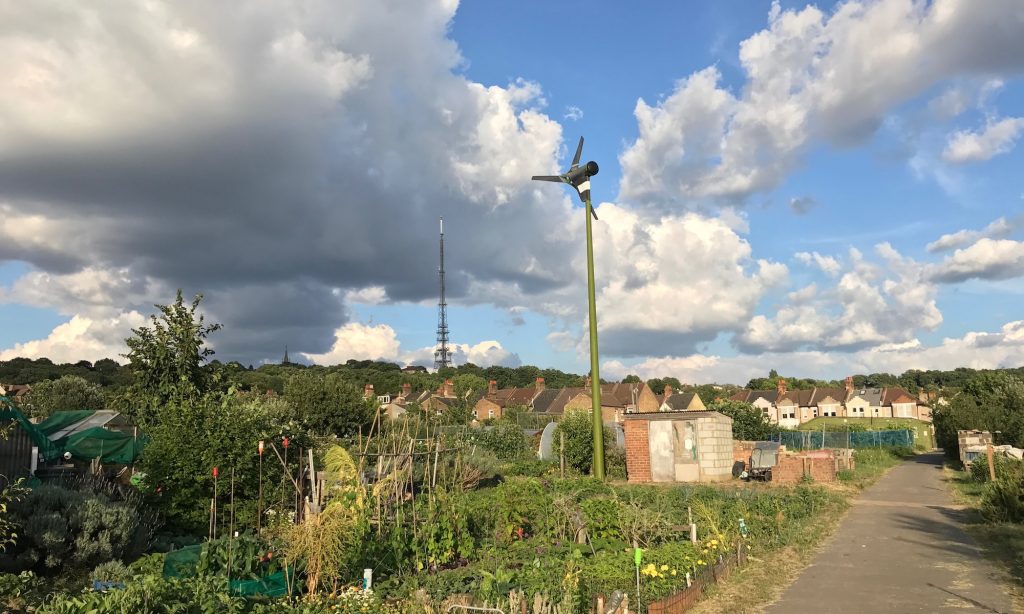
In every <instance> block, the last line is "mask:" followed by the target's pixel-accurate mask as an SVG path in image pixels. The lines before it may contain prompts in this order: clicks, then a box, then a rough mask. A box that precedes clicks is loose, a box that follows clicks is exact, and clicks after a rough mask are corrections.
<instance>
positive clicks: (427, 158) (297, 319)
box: [0, 2, 576, 362]
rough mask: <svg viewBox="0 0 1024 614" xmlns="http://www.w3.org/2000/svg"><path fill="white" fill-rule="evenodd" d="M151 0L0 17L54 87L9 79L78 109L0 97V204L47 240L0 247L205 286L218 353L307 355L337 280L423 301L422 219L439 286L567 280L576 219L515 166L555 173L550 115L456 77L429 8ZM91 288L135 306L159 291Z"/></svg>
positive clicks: (26, 58) (6, 35)
mask: <svg viewBox="0 0 1024 614" xmlns="http://www.w3.org/2000/svg"><path fill="white" fill-rule="evenodd" d="M159 8H160V11H157V12H158V13H160V12H161V11H162V12H163V13H162V14H164V15H165V17H166V19H158V20H154V18H153V16H152V14H151V12H145V11H141V10H139V9H137V8H136V9H129V10H124V11H121V10H115V9H114V7H112V6H111V7H105V8H104V7H98V8H97V10H96V11H95V13H94V15H95V18H96V19H98V20H99V21H100V23H99V25H98V26H95V27H93V26H90V25H88V24H87V22H78V21H77V18H78V16H79V15H78V13H79V11H80V10H82V9H80V8H79V7H64V8H60V7H56V6H46V5H41V6H36V5H20V6H11V7H8V8H6V9H3V10H0V21H2V22H6V23H7V24H9V25H8V27H4V26H0V51H6V52H7V54H6V57H7V58H8V61H9V62H10V61H12V60H13V62H14V64H15V65H17V66H19V67H21V68H33V67H37V66H39V65H40V58H39V55H38V50H39V49H40V48H46V49H47V50H48V52H49V53H52V54H53V55H52V57H51V60H52V62H53V63H54V66H55V67H54V68H53V72H52V75H51V76H52V80H53V84H52V87H50V88H49V89H45V90H44V91H33V92H26V93H25V96H26V97H29V96H36V97H38V99H39V100H45V101H49V100H50V99H51V98H52V99H53V100H58V102H53V105H56V108H64V107H61V106H60V105H61V103H60V102H59V99H60V97H74V98H76V99H77V100H78V101H79V103H80V104H81V108H79V109H77V110H76V111H77V112H78V113H79V114H80V115H81V117H82V118H84V119H82V122H80V123H75V122H73V121H71V120H66V121H65V123H64V124H62V120H61V119H60V118H61V115H59V114H53V116H52V118H46V117H42V114H44V113H47V112H48V111H51V110H52V109H49V108H46V106H45V105H40V106H39V108H38V113H39V114H40V116H39V117H34V116H32V112H33V109H32V108H29V107H27V106H25V105H26V104H28V103H25V102H24V101H23V100H21V101H19V100H10V99H9V100H8V102H7V103H2V102H0V113H2V112H3V111H4V110H10V107H16V108H14V111H17V113H14V112H12V113H11V114H10V115H9V116H14V117H21V118H23V119H24V122H23V123H22V124H20V125H19V124H16V123H11V124H8V126H6V127H3V126H0V143H3V144H0V203H5V206H6V207H7V208H6V209H5V211H4V212H5V214H10V216H11V218H12V219H18V220H23V223H24V224H25V225H26V228H27V225H28V223H29V221H30V220H33V219H34V220H36V222H38V221H39V220H42V223H37V224H35V225H34V226H32V232H36V233H43V234H44V235H45V236H41V237H40V236H29V235H28V233H25V234H19V233H18V232H13V233H11V234H10V236H4V237H3V239H4V240H2V241H0V259H17V260H23V261H26V262H29V263H31V264H32V265H33V266H35V267H37V268H39V269H42V270H45V271H52V272H55V273H64V274H68V273H75V272H77V271H82V270H84V269H87V268H93V269H100V270H103V269H123V270H127V271H129V274H130V275H132V276H135V277H137V278H140V279H152V280H155V284H154V285H155V286H158V287H159V288H160V289H161V290H162V291H163V292H173V288H177V287H181V288H184V289H185V290H186V292H203V293H204V294H205V295H206V297H207V299H208V300H207V303H206V304H207V308H208V310H209V312H210V315H211V317H212V318H216V319H217V320H219V321H221V322H223V323H224V324H225V327H226V330H225V332H223V333H221V334H219V335H218V341H217V343H218V346H217V347H218V353H219V354H220V355H221V356H222V358H224V359H233V358H238V359H240V360H243V361H248V362H255V361H258V360H260V359H263V358H267V357H274V358H276V357H277V356H278V355H279V354H280V353H281V348H282V347H283V345H284V344H285V343H287V344H288V345H289V347H290V348H291V349H292V351H293V352H296V353H298V352H308V353H318V352H323V351H325V350H326V349H327V348H329V347H330V345H331V341H332V333H333V331H334V329H335V328H337V327H338V326H340V325H341V324H343V323H344V322H345V321H346V320H347V309H346V307H345V305H344V304H343V302H342V300H341V299H340V298H339V297H340V296H343V295H344V290H346V289H358V288H362V287H366V286H381V287H383V288H384V289H385V291H386V293H387V296H388V298H389V300H393V301H421V300H428V299H431V298H433V297H434V296H436V293H437V219H438V217H440V216H444V217H445V220H446V231H447V232H446V243H447V258H446V260H447V268H448V270H449V277H448V282H449V283H448V294H449V297H450V300H451V301H453V302H458V301H463V302H480V301H488V302H494V303H495V304H498V305H499V306H501V305H503V300H504V299H505V298H507V296H505V295H498V294H496V295H493V296H488V295H470V294H469V292H470V287H471V286H472V285H473V284H474V283H477V284H478V285H481V284H482V285H484V286H487V285H495V284H496V285H499V286H502V287H508V288H512V289H513V290H514V292H515V293H517V294H518V295H519V297H522V296H527V297H528V296H530V295H535V294H538V293H543V292H548V291H551V290H552V289H558V288H560V287H563V286H565V285H567V284H569V283H570V280H571V279H574V278H572V276H571V275H570V274H569V271H568V268H567V267H566V266H564V263H565V262H567V261H569V260H570V253H572V252H573V251H574V250H575V247H576V246H575V241H574V240H573V235H572V233H573V232H575V231H574V230H573V229H571V228H568V229H566V231H565V232H563V233H555V232H552V227H553V226H554V227H555V228H557V227H558V226H560V225H561V224H562V222H560V220H561V219H563V218H564V216H565V214H566V213H567V205H566V204H565V201H563V200H562V195H556V196H552V195H551V194H550V193H541V192H538V191H536V190H535V189H533V188H532V186H530V185H529V183H528V178H529V176H530V174H531V173H532V172H537V171H538V170H545V169H546V168H548V167H550V168H556V167H557V166H558V164H557V161H556V160H555V154H556V153H557V151H558V147H559V144H560V138H561V134H560V128H559V126H558V124H557V123H555V122H553V121H551V120H549V119H548V118H546V117H545V116H543V115H541V114H539V113H537V112H535V111H533V110H532V109H531V105H532V104H533V100H534V99H535V98H536V96H537V94H538V93H539V92H538V91H537V90H536V88H535V86H532V85H530V84H526V83H514V84H511V85H509V86H508V87H505V88H490V89H487V88H483V87H481V86H479V85H477V84H474V83H471V82H469V81H467V80H466V79H464V78H463V77H461V76H459V75H457V74H455V73H454V72H453V71H454V70H455V69H457V67H458V66H459V64H460V62H461V58H460V57H459V55H458V52H457V49H456V48H455V46H454V44H453V43H452V41H450V40H449V39H448V38H447V29H446V28H447V23H448V21H449V19H450V18H451V13H450V12H449V11H450V8H449V7H445V6H444V3H438V4H436V5H435V4H431V3H413V4H412V5H408V6H402V7H399V6H394V5H384V4H382V3H372V6H371V5H365V4H361V3H328V2H324V3H322V4H316V3H314V5H312V6H310V7H307V8H306V9H304V10H302V11H300V10H299V9H298V7H294V6H291V5H288V4H282V5H280V6H277V7H269V6H268V7H265V10H264V9H258V10H253V11H248V12H242V13H239V12H238V11H236V10H234V9H229V8H228V7H223V8H218V7H214V6H212V5H205V4H202V3H184V4H167V5H161V6H160V7H159ZM43 13H45V14H47V15H49V19H42V18H41V17H42V14H43ZM14 23H20V24H21V26H19V28H18V29H17V36H15V35H14V32H13V31H12V30H11V29H10V24H14ZM384 32H386V33H387V35H386V36H384V35H382V33H384ZM55 37H56V38H55ZM56 40H63V41H64V42H63V43H60V44H61V45H64V44H66V45H70V46H72V47H73V46H75V45H81V46H90V45H91V46H94V47H95V48H96V49H97V51H96V52H95V54H96V55H98V56H100V58H99V59H101V60H102V59H106V60H109V62H103V61H95V60H97V58H96V57H77V56H75V55H74V54H68V53H64V52H62V51H61V49H63V48H62V47H58V43H57V42H56ZM26 41H27V42H26ZM114 58H124V59H123V61H114ZM90 62H91V63H90ZM76 73H79V74H78V77H80V78H82V79H88V80H89V81H90V82H91V83H93V84H94V87H95V89H94V90H92V91H85V90H83V86H82V85H81V82H80V81H77V80H75V79H72V78H71V76H72V75H75V74H76ZM5 76H10V75H9V73H4V72H3V71H2V69H0V83H2V82H3V79H4V78H5ZM8 91H10V90H8ZM5 106H6V107H8V108H7V109H5ZM121 108H124V109H131V110H132V111H133V112H132V113H131V114H119V113H118V109H121ZM37 120H38V121H37ZM44 120H46V121H51V123H52V124H53V125H45V123H44ZM76 131H77V132H76ZM0 234H2V229H0ZM109 297H110V300H111V307H112V308H118V309H130V308H138V309H141V310H143V311H144V312H148V311H151V307H150V306H149V303H151V302H153V301H154V300H163V301H169V300H171V298H173V294H170V295H168V296H164V297H160V296H151V297H139V296H134V297H131V298H129V297H128V296H126V295H125V294H123V293H121V294H119V293H118V292H116V291H113V290H111V291H110V293H109ZM73 300H74V298H73V297H67V298H66V301H65V305H66V304H68V303H72V302H73ZM519 302H521V301H516V303H519ZM61 306H62V307H63V306H64V305H61ZM505 306H511V305H505ZM65 310H66V311H68V310H70V307H69V308H67V309H65ZM424 325H425V326H426V327H432V326H433V323H425V324H424Z"/></svg>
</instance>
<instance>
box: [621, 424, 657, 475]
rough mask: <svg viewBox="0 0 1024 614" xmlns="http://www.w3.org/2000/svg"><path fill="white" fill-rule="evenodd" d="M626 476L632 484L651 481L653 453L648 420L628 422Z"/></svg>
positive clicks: (625, 426)
mask: <svg viewBox="0 0 1024 614" xmlns="http://www.w3.org/2000/svg"><path fill="white" fill-rule="evenodd" d="M623 428H624V430H625V433H626V475H628V476H629V481H630V482H632V483H638V482H650V481H651V452H650V448H649V445H650V444H649V442H648V422H647V421H646V420H626V421H625V422H624V423H623Z"/></svg>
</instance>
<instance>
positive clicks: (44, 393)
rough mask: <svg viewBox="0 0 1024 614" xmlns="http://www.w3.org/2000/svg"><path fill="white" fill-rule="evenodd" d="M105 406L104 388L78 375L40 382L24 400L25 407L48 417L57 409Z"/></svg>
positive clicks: (96, 408)
mask: <svg viewBox="0 0 1024 614" xmlns="http://www.w3.org/2000/svg"><path fill="white" fill-rule="evenodd" d="M104 407H106V397H105V396H104V394H103V389H102V388H100V387H99V385H98V384H92V383H90V382H88V381H86V380H85V379H83V378H81V377H78V376H77V375H65V376H64V377H62V378H60V379H55V380H45V381H42V382H38V383H37V384H35V385H34V386H32V390H31V391H29V393H28V396H27V398H26V400H25V402H24V409H27V410H28V412H29V414H30V415H31V416H33V417H36V418H46V417H47V416H49V415H50V414H52V413H53V412H55V411H61V410H66V409H91V410H99V409H103V408H104Z"/></svg>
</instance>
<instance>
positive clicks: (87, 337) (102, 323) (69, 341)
mask: <svg viewBox="0 0 1024 614" xmlns="http://www.w3.org/2000/svg"><path fill="white" fill-rule="evenodd" d="M146 324H147V322H146V318H145V317H144V316H143V315H142V314H140V313H138V312H137V311H129V312H121V313H118V314H115V315H112V316H110V317H106V318H93V317H88V316H81V315H75V316H74V317H72V318H71V320H70V321H68V322H65V323H64V324H61V325H59V326H57V327H56V328H54V329H53V331H52V332H51V333H50V334H49V335H48V336H47V337H46V338H45V339H37V340H33V341H26V342H25V343H18V344H15V345H14V347H11V348H8V349H5V350H0V360H10V359H12V358H17V357H24V358H49V359H50V360H52V361H54V362H56V363H62V362H78V361H79V360H88V361H90V362H95V361H97V360H100V359H103V358H111V359H113V360H117V361H119V362H124V359H123V358H122V357H121V355H122V354H124V353H125V352H127V351H128V348H127V347H126V346H125V344H124V340H125V339H127V338H128V337H130V336H131V334H132V329H133V328H137V327H139V326H144V325H146Z"/></svg>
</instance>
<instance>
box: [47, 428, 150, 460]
mask: <svg viewBox="0 0 1024 614" xmlns="http://www.w3.org/2000/svg"><path fill="white" fill-rule="evenodd" d="M143 445H145V438H143V437H140V438H138V439H136V438H135V437H132V436H131V435H127V434H125V433H118V432H115V431H108V430H107V429H105V428H103V427H100V426H96V427H93V428H91V429H86V430H84V431H82V432H80V433H75V434H74V435H72V436H70V437H68V438H67V441H66V442H65V443H64V451H65V452H70V453H71V455H72V456H74V457H75V458H79V459H82V460H91V459H94V458H98V459H100V462H102V463H116V464H120V465H130V464H132V463H134V462H135V459H137V458H138V457H139V453H140V452H141V451H142V446H143Z"/></svg>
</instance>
